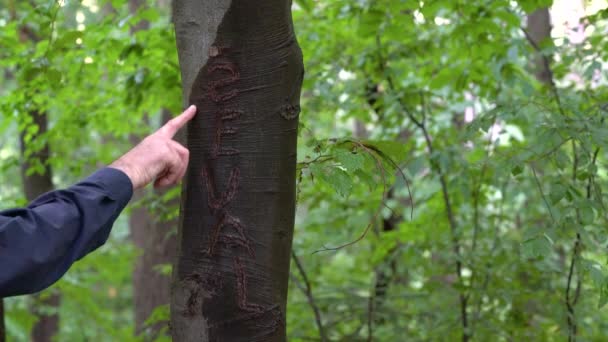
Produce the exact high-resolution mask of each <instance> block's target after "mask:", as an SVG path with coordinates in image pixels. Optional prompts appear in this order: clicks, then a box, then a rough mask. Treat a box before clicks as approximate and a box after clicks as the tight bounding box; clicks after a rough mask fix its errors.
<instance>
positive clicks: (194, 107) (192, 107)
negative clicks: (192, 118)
mask: <svg viewBox="0 0 608 342" xmlns="http://www.w3.org/2000/svg"><path fill="white" fill-rule="evenodd" d="M188 109H196V106H195V105H190V107H188Z"/></svg>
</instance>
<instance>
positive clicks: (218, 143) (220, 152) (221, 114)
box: [211, 109, 242, 159]
mask: <svg viewBox="0 0 608 342" xmlns="http://www.w3.org/2000/svg"><path fill="white" fill-rule="evenodd" d="M241 114H242V111H239V110H236V109H234V110H233V109H222V110H219V111H218V112H217V113H216V126H217V129H216V131H215V140H214V141H213V147H212V149H211V157H212V158H213V159H215V158H217V157H218V156H233V155H237V154H239V153H240V151H239V150H237V149H235V148H232V147H224V148H223V147H222V137H224V136H229V135H235V134H236V133H237V132H238V129H237V128H236V127H232V126H224V121H230V120H235V119H237V118H239V117H240V116H241Z"/></svg>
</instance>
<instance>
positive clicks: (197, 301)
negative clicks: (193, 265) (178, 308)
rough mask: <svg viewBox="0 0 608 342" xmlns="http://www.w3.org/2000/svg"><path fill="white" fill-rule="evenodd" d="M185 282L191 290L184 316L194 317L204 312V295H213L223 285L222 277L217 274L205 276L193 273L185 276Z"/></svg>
mask: <svg viewBox="0 0 608 342" xmlns="http://www.w3.org/2000/svg"><path fill="white" fill-rule="evenodd" d="M182 281H183V283H184V284H185V285H186V288H188V289H189V290H190V294H189V296H188V300H187V302H186V310H185V312H184V316H188V317H192V316H195V315H197V314H200V313H202V306H201V305H202V303H201V300H202V299H203V297H211V296H213V295H215V294H216V293H217V291H218V290H219V289H220V288H221V287H222V286H223V283H222V278H221V277H220V276H219V275H217V274H215V275H214V274H211V275H206V276H203V275H202V274H199V273H194V274H191V275H189V276H187V277H185V278H184V279H183V280H182Z"/></svg>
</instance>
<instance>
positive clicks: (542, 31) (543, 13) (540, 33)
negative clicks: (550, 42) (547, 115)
mask: <svg viewBox="0 0 608 342" xmlns="http://www.w3.org/2000/svg"><path fill="white" fill-rule="evenodd" d="M527 26H528V28H527V29H528V33H529V35H530V39H531V40H532V41H533V42H534V44H536V46H538V47H541V43H542V42H543V41H544V40H546V39H550V38H551V15H550V14H549V8H547V7H542V8H539V9H537V10H536V11H534V12H532V13H530V15H528V22H527ZM533 71H534V76H536V79H537V80H539V81H540V82H541V83H543V84H551V82H552V78H553V75H552V73H551V69H550V68H549V66H548V65H547V63H546V60H545V59H544V58H543V56H542V55H540V53H537V56H536V57H535V58H534V64H533Z"/></svg>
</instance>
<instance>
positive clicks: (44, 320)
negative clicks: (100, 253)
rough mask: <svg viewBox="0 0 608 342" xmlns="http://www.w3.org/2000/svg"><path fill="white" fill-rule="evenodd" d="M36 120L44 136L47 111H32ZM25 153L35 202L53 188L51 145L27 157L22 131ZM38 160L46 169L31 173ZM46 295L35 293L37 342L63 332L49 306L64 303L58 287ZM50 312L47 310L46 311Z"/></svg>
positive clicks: (26, 186)
mask: <svg viewBox="0 0 608 342" xmlns="http://www.w3.org/2000/svg"><path fill="white" fill-rule="evenodd" d="M30 115H31V116H32V119H33V123H34V124H35V125H37V126H38V133H37V135H38V136H41V135H44V134H45V133H46V132H47V127H48V122H47V115H46V113H41V112H37V111H32V112H31V113H30ZM20 138H21V139H20V140H21V154H22V155H23V157H24V158H23V162H22V164H21V178H22V180H23V191H24V193H25V197H26V199H27V200H28V201H29V202H31V201H33V200H34V199H36V197H38V196H40V195H42V194H43V193H45V192H49V191H51V190H53V181H52V171H51V167H50V165H49V164H48V161H49V145H48V144H44V146H43V147H42V149H40V150H39V151H37V152H35V153H33V154H32V155H31V156H26V142H25V136H24V133H21V137H20ZM32 160H37V161H39V162H40V163H42V165H43V167H44V171H43V172H42V173H33V174H28V172H27V171H28V170H29V169H30V167H31V166H32V163H31V162H30V161H32ZM47 291H50V292H48V293H47V294H45V295H43V296H39V295H35V296H33V298H34V307H33V308H32V312H33V313H34V315H35V316H36V317H37V318H38V320H37V322H36V324H34V327H33V328H32V341H34V342H51V340H52V339H53V336H54V335H55V334H56V333H57V332H58V331H59V315H58V314H57V313H51V314H49V313H48V310H44V309H45V308H47V309H48V308H52V309H57V308H58V307H59V303H60V295H59V293H57V292H56V291H54V290H52V289H51V290H47ZM45 311H47V312H45Z"/></svg>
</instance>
